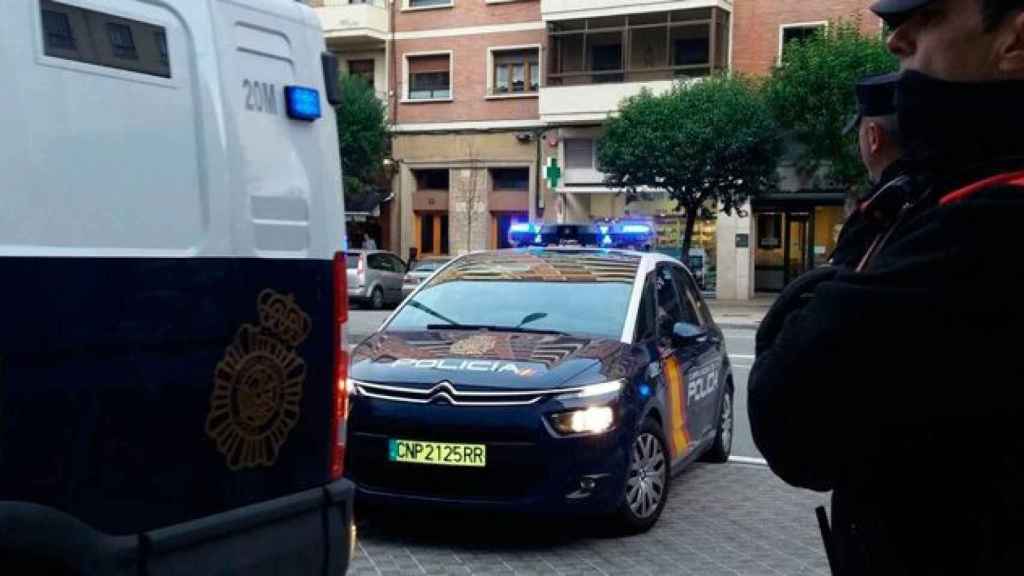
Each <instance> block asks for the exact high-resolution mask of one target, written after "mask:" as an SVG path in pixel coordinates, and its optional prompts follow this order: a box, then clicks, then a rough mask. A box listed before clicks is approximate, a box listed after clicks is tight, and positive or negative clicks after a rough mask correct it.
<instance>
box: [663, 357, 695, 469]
mask: <svg viewBox="0 0 1024 576" xmlns="http://www.w3.org/2000/svg"><path fill="white" fill-rule="evenodd" d="M664 370H665V382H666V384H667V385H668V402H669V405H670V418H669V422H670V424H669V426H670V429H669V434H668V436H669V444H670V445H671V446H670V450H671V452H672V459H673V460H674V459H676V458H678V457H680V456H682V455H684V454H686V451H687V449H688V448H689V446H690V435H689V434H688V433H687V432H686V386H685V384H686V383H685V382H684V379H683V370H682V366H680V365H679V360H677V359H676V358H675V357H669V358H668V359H666V360H665V368H664Z"/></svg>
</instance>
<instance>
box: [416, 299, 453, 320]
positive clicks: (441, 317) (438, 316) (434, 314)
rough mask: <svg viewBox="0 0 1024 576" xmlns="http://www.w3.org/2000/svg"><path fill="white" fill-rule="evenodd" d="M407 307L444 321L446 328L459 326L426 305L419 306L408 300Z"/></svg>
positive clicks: (417, 303)
mask: <svg viewBox="0 0 1024 576" xmlns="http://www.w3.org/2000/svg"><path fill="white" fill-rule="evenodd" d="M409 306H412V307H413V308H416V309H417V310H422V311H424V312H426V313H427V314H430V315H431V316H433V317H434V318H438V319H440V320H444V321H445V322H447V323H448V324H447V325H446V327H447V326H458V325H459V323H458V322H456V321H455V320H452V319H451V318H449V317H447V316H445V315H444V314H441V313H440V312H438V311H436V310H434V309H433V308H431V307H430V306H427V305H426V304H420V303H419V302H417V301H415V300H410V301H409Z"/></svg>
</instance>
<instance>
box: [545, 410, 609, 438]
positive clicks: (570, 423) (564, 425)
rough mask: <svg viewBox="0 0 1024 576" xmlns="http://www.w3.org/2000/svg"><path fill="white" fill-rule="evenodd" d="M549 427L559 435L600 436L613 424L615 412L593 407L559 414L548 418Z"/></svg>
mask: <svg viewBox="0 0 1024 576" xmlns="http://www.w3.org/2000/svg"><path fill="white" fill-rule="evenodd" d="M550 419H551V426H552V427H554V429H555V431H556V432H558V433H559V434H562V435H565V436H570V435H573V434H602V433H604V432H607V431H608V430H609V429H610V428H611V427H612V424H614V423H615V411H614V410H612V409H611V407H610V406H595V407H592V408H583V409H581V410H572V411H570V412H560V413H558V414H552V415H551V416H550Z"/></svg>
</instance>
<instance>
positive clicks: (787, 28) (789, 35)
mask: <svg viewBox="0 0 1024 576" xmlns="http://www.w3.org/2000/svg"><path fill="white" fill-rule="evenodd" d="M825 26H826V23H825V22H814V23H811V24H788V25H784V26H782V28H781V31H780V32H779V57H780V58H781V57H782V56H783V55H784V54H785V53H786V46H788V45H789V43H790V42H803V41H804V40H807V39H808V38H812V37H813V36H814V35H815V34H817V33H818V32H819V31H820V30H823V29H825Z"/></svg>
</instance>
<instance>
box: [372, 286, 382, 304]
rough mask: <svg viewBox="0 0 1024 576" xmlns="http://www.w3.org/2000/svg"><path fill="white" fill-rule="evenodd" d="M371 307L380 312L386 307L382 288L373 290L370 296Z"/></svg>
mask: <svg viewBox="0 0 1024 576" xmlns="http://www.w3.org/2000/svg"><path fill="white" fill-rule="evenodd" d="M370 307H371V308H373V309H374V310H380V309H381V308H383V307H384V291H383V290H381V289H380V287H377V288H374V289H373V292H372V294H371V296H370Z"/></svg>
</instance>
